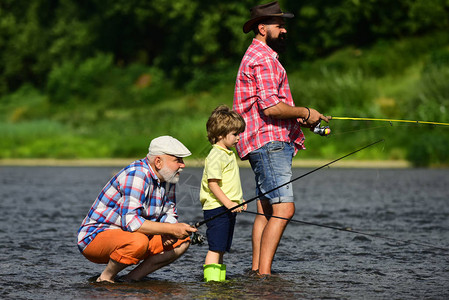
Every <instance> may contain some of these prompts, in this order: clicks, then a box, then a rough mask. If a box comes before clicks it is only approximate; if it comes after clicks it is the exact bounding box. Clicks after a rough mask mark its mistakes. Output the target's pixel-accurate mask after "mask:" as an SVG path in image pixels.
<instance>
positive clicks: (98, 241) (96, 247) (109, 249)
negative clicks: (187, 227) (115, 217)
mask: <svg viewBox="0 0 449 300" xmlns="http://www.w3.org/2000/svg"><path fill="white" fill-rule="evenodd" d="M187 241H190V237H187V238H185V239H183V240H177V241H176V243H174V244H173V245H170V246H164V245H163V244H162V236H160V235H150V236H147V235H145V234H143V233H140V232H129V231H123V230H121V229H109V230H105V231H102V232H100V233H99V234H98V235H97V236H96V237H95V238H94V240H93V241H92V242H90V243H89V245H87V247H86V248H85V249H84V251H83V255H84V256H85V257H86V258H87V259H88V260H90V261H91V262H94V263H98V264H107V263H108V262H109V259H112V260H115V261H116V262H119V263H121V264H125V265H135V264H137V263H138V262H139V261H141V260H143V259H145V258H147V257H148V256H150V255H155V254H159V253H161V252H163V251H170V250H173V249H174V248H177V247H179V246H180V245H181V244H182V243H184V242H187Z"/></svg>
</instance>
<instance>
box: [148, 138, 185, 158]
mask: <svg viewBox="0 0 449 300" xmlns="http://www.w3.org/2000/svg"><path fill="white" fill-rule="evenodd" d="M148 154H149V155H162V154H168V155H173V156H176V157H186V156H189V155H191V154H192V153H191V152H190V151H189V149H187V148H186V146H184V145H183V144H182V143H181V142H180V141H178V140H177V139H175V138H174V137H171V136H169V135H164V136H160V137H157V138H155V139H153V140H152V141H151V143H150V147H149V148H148Z"/></svg>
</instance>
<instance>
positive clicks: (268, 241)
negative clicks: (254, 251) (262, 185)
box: [259, 203, 295, 275]
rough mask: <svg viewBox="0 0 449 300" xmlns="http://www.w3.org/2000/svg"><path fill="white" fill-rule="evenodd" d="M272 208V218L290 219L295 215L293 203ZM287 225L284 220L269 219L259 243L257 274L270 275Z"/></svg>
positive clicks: (276, 205)
mask: <svg viewBox="0 0 449 300" xmlns="http://www.w3.org/2000/svg"><path fill="white" fill-rule="evenodd" d="M272 207H273V216H278V217H282V218H287V219H290V218H292V217H293V215H294V214H295V204H294V203H277V204H274V205H272ZM287 224H288V221H286V220H282V219H278V218H270V220H269V221H268V223H267V225H266V226H265V229H264V230H263V233H262V237H261V241H260V257H259V274H261V275H270V274H271V264H272V262H273V258H274V255H275V253H276V250H277V247H278V245H279V242H280V240H281V237H282V234H283V233H284V230H285V227H286V226H287Z"/></svg>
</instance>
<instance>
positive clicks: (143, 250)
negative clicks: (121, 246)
mask: <svg viewBox="0 0 449 300" xmlns="http://www.w3.org/2000/svg"><path fill="white" fill-rule="evenodd" d="M148 244H149V241H148V236H146V235H145V234H142V233H139V232H135V233H133V234H131V235H130V239H129V241H128V245H127V246H126V248H127V249H130V250H129V251H132V252H133V253H129V254H130V255H131V256H133V257H136V258H140V259H142V258H143V257H145V256H146V254H147V252H148Z"/></svg>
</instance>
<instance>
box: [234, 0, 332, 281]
mask: <svg viewBox="0 0 449 300" xmlns="http://www.w3.org/2000/svg"><path fill="white" fill-rule="evenodd" d="M250 11H251V19H250V20H249V21H248V22H246V23H245V24H244V26H243V32H244V33H248V32H250V31H253V32H254V34H255V38H254V39H253V41H252V44H251V45H250V46H249V48H248V49H247V51H246V53H245V55H244V56H243V59H242V62H241V64H240V68H239V71H238V73H237V80H236V85H235V92H234V105H233V108H234V110H235V111H237V112H238V113H239V114H240V115H242V117H243V119H244V120H245V122H246V130H245V132H244V133H243V134H242V135H241V137H240V141H239V143H238V144H237V147H236V148H237V152H238V154H239V156H240V158H242V159H248V160H249V162H250V163H251V167H252V169H253V171H254V174H255V177H256V185H257V193H258V194H259V195H261V194H265V193H266V192H267V191H270V190H272V189H275V188H276V187H278V186H280V185H282V184H285V183H287V182H289V181H290V180H291V175H292V171H291V166H292V158H293V156H294V155H295V154H296V153H297V151H298V150H300V149H304V145H303V142H304V134H303V132H302V131H301V126H304V127H314V126H315V125H317V124H318V123H319V122H320V120H325V121H326V122H327V121H328V119H329V118H328V117H325V116H323V115H322V114H321V113H319V112H318V111H316V110H315V109H313V108H307V107H302V106H295V103H294V102H293V98H292V95H291V93H290V87H289V84H288V79H287V73H286V71H285V69H284V68H283V66H282V65H281V63H280V62H279V60H278V53H280V52H282V51H283V50H284V48H285V35H286V33H287V30H286V29H285V20H284V18H293V14H291V13H283V12H282V11H281V9H280V7H279V4H278V3H277V2H271V3H268V4H263V5H258V6H255V7H253V8H251V10H250ZM259 200H260V201H258V202H257V211H258V212H259V213H261V214H263V215H258V216H256V218H255V221H254V226H253V232H252V243H253V262H252V269H253V271H255V272H258V273H259V274H261V275H269V274H271V264H272V262H273V258H274V255H275V253H276V250H277V247H278V245H279V242H280V240H281V237H282V234H283V232H284V229H285V227H286V226H287V223H288V222H287V221H285V220H283V219H279V218H270V217H269V216H271V215H275V216H279V217H283V218H287V219H289V218H291V217H293V215H294V213H295V204H294V199H293V190H292V186H291V184H288V185H285V186H283V187H282V188H279V189H276V190H275V191H273V192H271V193H269V194H266V195H264V196H263V197H260V199H259Z"/></svg>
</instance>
